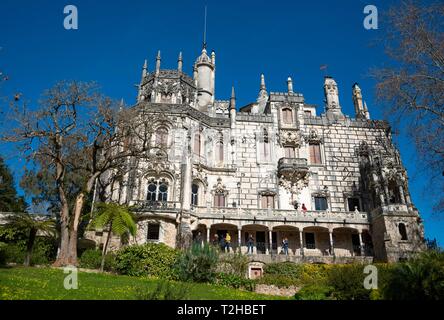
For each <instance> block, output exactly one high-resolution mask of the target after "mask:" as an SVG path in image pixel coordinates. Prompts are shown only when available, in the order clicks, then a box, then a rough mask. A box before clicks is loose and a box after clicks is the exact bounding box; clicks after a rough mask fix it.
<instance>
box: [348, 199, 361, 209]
mask: <svg viewBox="0 0 444 320" xmlns="http://www.w3.org/2000/svg"><path fill="white" fill-rule="evenodd" d="M355 208H357V209H358V211H361V205H360V203H359V199H358V198H348V211H355Z"/></svg>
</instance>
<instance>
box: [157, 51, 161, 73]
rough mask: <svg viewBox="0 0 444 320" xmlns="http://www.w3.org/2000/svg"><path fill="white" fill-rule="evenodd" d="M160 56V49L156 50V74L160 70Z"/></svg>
mask: <svg viewBox="0 0 444 320" xmlns="http://www.w3.org/2000/svg"><path fill="white" fill-rule="evenodd" d="M161 60H162V59H161V57H160V50H159V51H158V52H157V57H156V76H157V75H159V72H160V61H161Z"/></svg>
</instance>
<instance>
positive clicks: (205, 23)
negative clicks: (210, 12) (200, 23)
mask: <svg viewBox="0 0 444 320" xmlns="http://www.w3.org/2000/svg"><path fill="white" fill-rule="evenodd" d="M202 48H203V49H206V48H207V6H205V19H204V34H203V45H202Z"/></svg>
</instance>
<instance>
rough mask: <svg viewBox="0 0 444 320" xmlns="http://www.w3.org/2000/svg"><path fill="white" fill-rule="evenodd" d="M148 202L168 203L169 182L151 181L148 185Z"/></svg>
mask: <svg viewBox="0 0 444 320" xmlns="http://www.w3.org/2000/svg"><path fill="white" fill-rule="evenodd" d="M146 199H147V200H148V201H162V202H166V201H168V182H167V181H166V180H165V179H162V180H160V181H158V180H154V179H151V180H150V181H149V183H148V192H147V196H146Z"/></svg>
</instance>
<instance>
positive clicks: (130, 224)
mask: <svg viewBox="0 0 444 320" xmlns="http://www.w3.org/2000/svg"><path fill="white" fill-rule="evenodd" d="M109 226H111V230H112V232H113V233H114V234H116V235H118V236H122V235H123V234H125V233H127V232H129V233H130V234H131V235H132V236H135V235H136V231H137V227H136V223H135V222H134V218H133V216H132V215H131V213H130V211H129V209H128V207H127V206H122V205H119V204H117V203H97V204H95V215H94V217H93V219H92V221H91V227H92V228H94V229H98V228H99V229H103V228H104V227H109Z"/></svg>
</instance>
